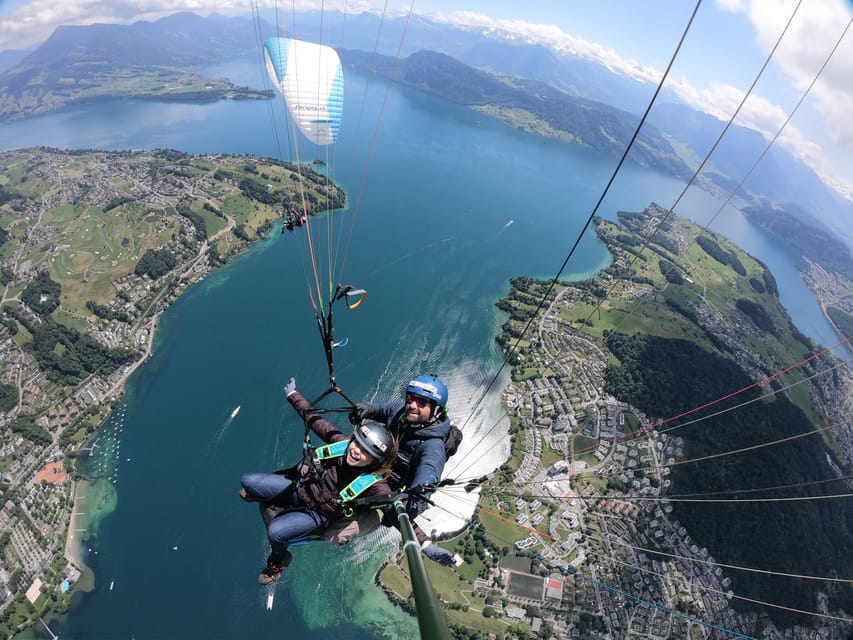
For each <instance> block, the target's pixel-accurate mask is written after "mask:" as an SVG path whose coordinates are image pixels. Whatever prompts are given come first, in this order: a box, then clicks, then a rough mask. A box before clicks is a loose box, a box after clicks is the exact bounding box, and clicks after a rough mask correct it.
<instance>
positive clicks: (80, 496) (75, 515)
mask: <svg viewBox="0 0 853 640" xmlns="http://www.w3.org/2000/svg"><path fill="white" fill-rule="evenodd" d="M87 484H88V483H87V482H86V481H85V480H81V481H80V482H77V483H76V485H75V486H74V508H73V509H72V510H71V520H70V522H69V524H68V536H67V537H66V538H65V559H66V560H68V561H69V562H70V563H71V564H73V565H74V566H75V567H77V568H78V569H80V570H81V571H83V569H84V568H85V565H84V564H83V559H82V557H81V554H80V551H81V547H82V544H81V543H82V540H81V536H82V534H83V532H82V531H80V529H85V526H83V525H85V523H86V520H87V518H85V517H82V516H83V514H84V513H85V511H84V509H85V508H86V504H87V502H88V499H87V496H86V488H87Z"/></svg>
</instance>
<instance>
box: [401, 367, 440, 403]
mask: <svg viewBox="0 0 853 640" xmlns="http://www.w3.org/2000/svg"><path fill="white" fill-rule="evenodd" d="M406 393H411V394H412V395H416V396H422V397H424V398H429V399H430V400H432V401H433V402H435V404H436V406H438V407H444V406H445V405H446V404H447V385H446V384H444V382H442V381H441V378H437V377H436V376H434V375H433V374H428V375H425V376H418V377H416V378H414V379H413V380H411V381H410V382H409V384H407V385H406Z"/></svg>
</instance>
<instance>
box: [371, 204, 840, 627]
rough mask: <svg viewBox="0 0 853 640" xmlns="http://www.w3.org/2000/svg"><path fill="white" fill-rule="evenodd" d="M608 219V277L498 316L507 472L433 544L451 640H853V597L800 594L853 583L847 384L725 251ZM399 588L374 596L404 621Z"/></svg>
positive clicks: (523, 301)
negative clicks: (467, 519)
mask: <svg viewBox="0 0 853 640" xmlns="http://www.w3.org/2000/svg"><path fill="white" fill-rule="evenodd" d="M618 218H619V224H614V223H611V222H607V221H605V220H602V219H597V220H596V221H595V223H596V225H595V226H596V231H597V234H598V236H599V237H600V238H601V239H602V240H603V241H604V242H605V243H606V245H607V247H608V249H609V251H610V252H611V254H612V256H613V261H612V263H611V265H610V266H609V267H608V268H607V269H605V270H603V271H602V272H601V273H600V274H599V275H598V277H596V278H595V279H593V280H589V281H583V282H557V283H553V287H552V286H551V284H552V283H550V282H542V281H537V280H533V279H530V278H523V277H519V278H515V279H513V280H512V283H511V284H512V290H511V292H510V293H509V295H508V296H507V297H505V298H503V299H502V300H500V301H499V302H498V306H499V307H500V308H501V309H502V310H503V311H504V312H506V314H507V316H508V317H507V320H506V322H505V323H504V325H503V327H502V331H501V333H500V335H499V336H498V337H497V339H498V342H499V343H500V344H501V345H502V347H503V348H504V350H505V352H506V353H508V354H509V358H510V362H511V365H512V381H511V383H510V384H509V386H508V387H507V388H506V389H505V390H504V404H505V408H506V411H507V414H508V415H509V419H510V439H511V443H512V454H511V457H510V459H509V460H508V461H507V462H506V463H505V464H504V465H503V466H502V467H501V468H500V469H499V470H497V472H496V473H494V474H491V475H490V477H489V479H488V481H486V482H485V483H484V484H483V485H482V487H481V496H480V500H479V503H478V506H477V510H476V513H475V516H474V524H475V526H471V527H467V528H466V529H465V530H464V531H462V532H459V533H456V534H452V535H449V536H446V539H445V540H444V541H443V542H441V544H442V545H443V546H444V547H446V548H447V549H449V550H451V551H453V552H454V553H455V554H456V559H457V564H456V566H455V567H451V568H443V567H438V566H437V565H435V564H434V563H428V570H429V571H430V577H431V580H432V584H433V586H434V587H435V589H436V591H437V592H438V593H439V595H440V598H441V599H442V600H443V601H444V602H445V604H446V607H447V614H448V617H449V619H450V621H451V624H452V626H453V628H454V631H455V633H456V636H457V637H460V638H465V637H474V636H469V635H468V634H472V633H475V632H481V633H483V632H485V633H495V634H501V633H505V632H506V629H507V625H509V626H510V629H511V633H512V634H513V637H541V638H546V637H551V636H552V635H553V636H556V637H559V638H568V637H571V638H575V637H579V638H593V637H614V638H616V637H654V638H699V637H709V636H708V635H707V634H708V633H709V631H710V630H711V629H712V628H723V629H726V630H728V631H729V632H731V633H732V634H736V635H741V637H785V638H805V637H821V638H833V639H838V640H841V639H843V638H847V637H849V633H850V632H851V625H850V624H849V623H844V622H843V620H845V619H847V620H849V618H850V615H849V612H850V611H851V610H853V597H851V596H853V594H851V590H850V588H849V585H846V586H839V585H834V586H832V587H827V586H826V585H827V583H820V582H814V581H813V580H809V581H804V580H798V579H796V578H795V577H793V574H798V575H808V576H834V575H839V576H849V575H851V573H853V565H851V561H850V558H851V557H853V555H851V554H853V549H851V547H850V542H849V541H847V540H840V539H839V536H838V531H842V530H845V525H844V522H845V521H849V518H850V516H851V513H850V507H849V506H845V502H846V501H845V500H831V499H829V498H831V496H833V495H834V494H840V495H848V494H849V491H850V486H849V483H850V481H849V479H846V478H849V477H850V476H849V474H850V471H851V468H853V427H851V425H850V424H849V416H850V415H851V414H853V376H852V375H851V372H850V370H849V369H848V368H847V366H846V365H845V364H844V363H843V362H841V361H840V360H838V359H837V358H835V357H834V356H833V355H832V354H831V353H822V352H820V347H818V346H817V345H814V344H812V343H811V341H810V340H809V339H808V338H806V337H805V336H803V335H802V334H800V333H799V332H798V331H797V330H796V328H794V327H793V325H792V324H791V322H790V318H789V317H788V315H787V312H786V311H785V310H784V309H783V308H782V306H781V304H780V303H779V299H778V293H777V291H776V284H775V280H774V278H773V276H772V274H771V273H770V272H769V271H768V270H767V268H766V267H765V266H764V265H763V264H762V263H760V262H759V261H757V260H755V259H754V258H752V257H751V256H749V255H747V254H746V253H744V252H743V251H742V250H740V249H738V248H737V247H736V246H734V245H733V244H732V243H731V242H729V241H728V240H726V239H725V238H722V237H720V236H717V235H715V234H712V233H710V232H708V231H706V230H703V229H700V228H699V227H698V226H697V225H695V224H693V223H691V222H689V221H688V220H686V219H683V218H680V217H676V216H671V215H667V212H666V211H665V210H664V209H662V208H660V207H658V206H656V205H654V204H652V205H650V206H649V207H647V208H646V209H645V210H644V211H642V212H619V214H618ZM542 300H544V301H545V304H544V306H543V308H542V309H541V310H539V311H538V312H537V309H538V307H539V304H540V301H542ZM531 318H533V320H534V323H533V324H532V325H531V326H530V327H529V328H528V330H527V332H526V333H524V332H523V329H524V328H525V327H526V326H527V324H528V322H529V321H530V320H531ZM738 390H740V391H738ZM696 407H699V409H696ZM786 500H788V501H789V502H786ZM828 502H832V503H833V506H832V507H831V508H827V507H825V506H824V505H826V504H827V503H828ZM794 504H796V506H793V505H794ZM404 570H405V567H403V568H402V569H401V568H400V567H399V566H397V565H396V564H390V565H388V566H387V567H386V568H385V569H384V571H383V573H382V575H381V581H382V584H383V585H384V588H385V590H386V592H387V593H388V594H389V596H390V597H391V598H392V599H394V600H396V601H398V602H401V604H402V605H403V606H406V598H407V597H408V596H409V593H410V590H409V588H408V587H407V585H406V583H405V580H404V579H402V575H403V574H402V573H401V571H404ZM774 574H775V575H774ZM785 576H787V577H785ZM624 594H630V595H629V597H625V596H624ZM807 612H811V613H812V614H813V615H808V614H807ZM475 630H476V631H475ZM478 637H479V636H478Z"/></svg>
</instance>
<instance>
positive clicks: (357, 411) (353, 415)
mask: <svg viewBox="0 0 853 640" xmlns="http://www.w3.org/2000/svg"><path fill="white" fill-rule="evenodd" d="M369 414H370V405H369V404H365V403H363V402H359V403H358V404H356V405H355V406H354V407H353V408H352V409H351V410H350V412H349V421H350V422H351V423H352V424H361V423H362V422H364V420H365V419H366V418H367V416H368V415H369Z"/></svg>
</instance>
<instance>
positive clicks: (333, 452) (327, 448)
mask: <svg viewBox="0 0 853 640" xmlns="http://www.w3.org/2000/svg"><path fill="white" fill-rule="evenodd" d="M348 446H349V440H339V441H338V442H333V443H332V444H324V445H323V446H322V447H317V448H316V449H315V450H314V455H315V456H316V458H317V460H329V459H330V458H340V457H341V456H343V455H346V452H347V447H348ZM382 479H383V477H382V476H380V475H377V474H375V473H362V474H361V475H359V476H358V477H356V479H355V480H353V481H352V482H350V483H349V484H348V485H347V486H345V487H344V488H343V489H341V490H340V492H338V495H339V496H340V497H341V500H343V501H345V502H346V501H348V500H353V499H355V498H357V497H358V496H360V495H361V494H362V493H364V492H365V491H367V490H368V489H369V488H370V487H372V486H373V485H375V484H376V483H377V482H379V481H380V480H382Z"/></svg>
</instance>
